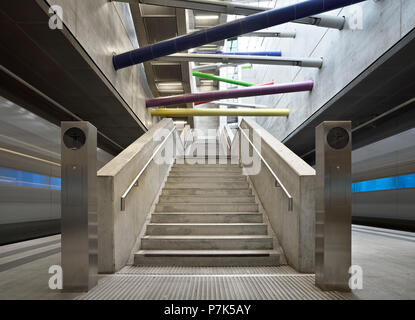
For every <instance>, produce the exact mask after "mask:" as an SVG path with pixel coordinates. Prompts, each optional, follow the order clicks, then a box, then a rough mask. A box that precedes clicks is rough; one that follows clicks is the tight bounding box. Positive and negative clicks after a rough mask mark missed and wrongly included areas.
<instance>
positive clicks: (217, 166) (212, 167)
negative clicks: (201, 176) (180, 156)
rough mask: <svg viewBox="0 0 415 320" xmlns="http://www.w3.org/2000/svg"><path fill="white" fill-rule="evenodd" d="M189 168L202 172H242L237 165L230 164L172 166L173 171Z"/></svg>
mask: <svg viewBox="0 0 415 320" xmlns="http://www.w3.org/2000/svg"><path fill="white" fill-rule="evenodd" d="M189 168H193V169H204V170H208V169H226V170H228V169H234V170H242V169H241V167H240V166H239V164H232V163H224V164H221V163H215V164H208V163H207V162H206V163H203V164H198V163H195V164H191V163H184V164H180V163H175V164H174V165H173V169H189Z"/></svg>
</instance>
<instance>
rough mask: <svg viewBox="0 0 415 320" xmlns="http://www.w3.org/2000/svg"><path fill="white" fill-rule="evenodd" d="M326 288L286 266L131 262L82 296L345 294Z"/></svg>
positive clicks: (191, 297) (305, 297)
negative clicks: (146, 264)
mask: <svg viewBox="0 0 415 320" xmlns="http://www.w3.org/2000/svg"><path fill="white" fill-rule="evenodd" d="M351 298H352V294H343V293H338V292H323V291H321V290H320V289H318V288H317V287H316V286H315V285H314V275H312V274H299V273H296V272H295V271H294V270H293V269H292V268H290V267H287V266H282V267H249V268H248V267H226V268H217V267H215V268H203V267H202V268H198V267H196V268H195V267H125V268H124V269H122V270H121V271H120V272H118V273H117V274H115V275H110V276H105V277H104V278H102V279H101V280H100V281H99V284H98V286H97V287H95V288H94V289H92V290H91V291H90V292H89V293H86V294H84V295H81V296H79V297H78V298H77V299H80V300H98V299H99V300H101V299H104V300H105V299H108V300H120V299H122V300H138V299H140V300H167V299H168V300H297V299H298V300H344V299H351Z"/></svg>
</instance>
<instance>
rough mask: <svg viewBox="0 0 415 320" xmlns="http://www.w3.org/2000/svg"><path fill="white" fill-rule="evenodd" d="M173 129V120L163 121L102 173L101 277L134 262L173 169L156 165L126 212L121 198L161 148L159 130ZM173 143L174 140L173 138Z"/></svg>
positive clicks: (130, 199)
mask: <svg viewBox="0 0 415 320" xmlns="http://www.w3.org/2000/svg"><path fill="white" fill-rule="evenodd" d="M173 127H174V124H173V121H172V120H171V119H164V120H162V121H160V122H159V123H157V124H156V125H155V126H153V127H152V128H151V129H150V130H149V131H148V132H147V133H146V134H144V135H143V136H141V137H140V138H139V139H138V140H136V141H135V142H134V143H133V144H131V145H130V146H129V147H128V148H127V149H125V150H124V151H123V152H122V153H120V154H119V155H118V156H117V157H116V158H114V159H113V160H112V161H110V162H109V163H108V164H107V165H105V166H104V167H103V168H102V169H101V170H99V171H98V186H97V187H98V269H99V272H100V273H114V272H116V271H118V270H119V269H121V268H122V267H123V266H124V265H125V264H126V263H127V261H128V259H129V258H130V256H131V252H132V250H133V248H134V246H135V244H136V241H137V237H138V235H139V233H140V231H141V230H142V228H143V226H144V223H145V221H146V218H147V216H148V214H149V213H150V212H151V209H152V206H154V203H155V202H156V201H157V200H158V199H157V198H158V195H159V193H160V190H161V188H162V186H163V185H164V182H165V179H166V177H167V174H168V171H169V169H170V166H171V165H169V164H157V163H156V162H155V161H152V162H151V163H150V165H149V166H148V167H147V169H146V171H144V173H143V175H142V176H141V178H140V179H139V181H138V186H137V187H134V188H133V189H132V191H131V192H130V194H129V195H128V197H127V199H126V205H125V207H126V208H125V211H121V196H122V194H123V193H124V192H125V191H126V190H127V188H128V186H129V185H130V184H131V183H132V181H133V180H134V178H135V177H136V176H137V174H138V173H139V172H140V170H141V169H142V168H143V167H144V165H145V164H146V163H147V161H148V160H149V159H150V158H151V156H152V155H153V152H154V150H155V149H156V148H157V146H158V145H159V144H160V142H158V141H154V140H153V136H154V133H155V132H156V130H158V129H161V128H163V129H167V130H172V129H173ZM169 139H173V135H171V136H170V137H169ZM167 143H169V142H167Z"/></svg>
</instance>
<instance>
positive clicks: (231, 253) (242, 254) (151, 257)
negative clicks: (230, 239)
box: [134, 250, 280, 267]
mask: <svg viewBox="0 0 415 320" xmlns="http://www.w3.org/2000/svg"><path fill="white" fill-rule="evenodd" d="M134 264H135V265H147V266H149V265H163V266H188V267H190V266H194V267H197V266H204V267H231V266H235V267H236V266H252V267H253V266H277V265H280V253H279V252H278V251H277V250H140V251H138V252H137V253H136V254H135V255H134Z"/></svg>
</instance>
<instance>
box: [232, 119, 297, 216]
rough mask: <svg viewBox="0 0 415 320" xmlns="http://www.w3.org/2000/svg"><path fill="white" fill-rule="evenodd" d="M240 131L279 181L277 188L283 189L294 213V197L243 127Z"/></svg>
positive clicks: (289, 207)
mask: <svg viewBox="0 0 415 320" xmlns="http://www.w3.org/2000/svg"><path fill="white" fill-rule="evenodd" d="M239 129H240V131H241V132H242V133H243V135H244V136H245V138H246V139H247V140H248V142H249V143H250V144H251V146H252V148H253V149H254V150H255V152H256V153H257V154H258V155H259V157H260V158H261V160H262V161H263V162H264V164H265V166H266V167H267V169H268V170H269V172H270V173H271V174H272V176H273V177H274V179H275V180H276V181H277V185H276V186H279V187H281V188H282V190H284V193H285V194H286V196H287V197H288V211H293V197H292V196H291V195H290V193H289V192H288V190H287V189H286V188H285V187H284V185H283V184H282V183H281V180H280V179H279V178H278V176H277V175H276V174H275V172H274V171H273V170H272V169H271V167H270V166H269V164H268V162H267V161H266V160H265V159H264V157H263V156H262V155H261V153H260V152H259V151H258V149H257V148H256V147H255V146H254V144H253V143H252V141H251V140H249V137H248V136H247V134H246V133H245V132H244V131H243V129H242V128H241V127H239Z"/></svg>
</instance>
